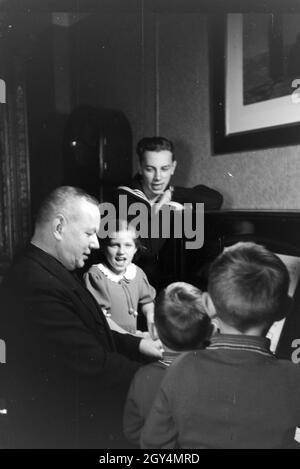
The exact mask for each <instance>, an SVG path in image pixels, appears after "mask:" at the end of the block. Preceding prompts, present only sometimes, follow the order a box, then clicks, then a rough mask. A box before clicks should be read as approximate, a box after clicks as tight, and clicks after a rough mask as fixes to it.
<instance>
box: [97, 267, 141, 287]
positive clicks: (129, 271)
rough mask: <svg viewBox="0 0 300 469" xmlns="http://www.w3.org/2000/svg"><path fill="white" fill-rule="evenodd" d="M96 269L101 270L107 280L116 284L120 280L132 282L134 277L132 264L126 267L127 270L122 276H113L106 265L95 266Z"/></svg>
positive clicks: (134, 270)
mask: <svg viewBox="0 0 300 469" xmlns="http://www.w3.org/2000/svg"><path fill="white" fill-rule="evenodd" d="M97 267H98V269H99V270H101V272H102V273H103V274H104V275H105V277H107V278H109V280H112V281H113V282H116V283H118V282H119V281H120V280H122V279H125V280H133V279H134V278H135V276H136V265H135V264H133V263H131V264H129V265H128V266H127V269H126V271H125V272H124V273H123V274H115V273H114V272H112V271H111V270H110V269H109V268H108V267H107V266H106V265H104V264H102V263H100V264H97Z"/></svg>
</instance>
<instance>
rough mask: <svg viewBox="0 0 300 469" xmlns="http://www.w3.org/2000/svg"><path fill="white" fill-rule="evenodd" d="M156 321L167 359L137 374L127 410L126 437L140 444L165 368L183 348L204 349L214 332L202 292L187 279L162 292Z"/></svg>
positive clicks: (128, 399)
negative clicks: (141, 434)
mask: <svg viewBox="0 0 300 469" xmlns="http://www.w3.org/2000/svg"><path fill="white" fill-rule="evenodd" d="M154 322H155V327H156V330H157V334H158V336H159V338H160V340H161V342H162V343H163V346H164V353H163V359H162V360H159V361H158V362H155V363H151V364H149V365H147V366H144V367H143V368H141V369H140V371H139V372H138V373H136V375H135V377H134V379H133V381H132V384H131V387H130V389H129V393H128V396H127V401H126V406H125V412H124V433H125V436H126V438H127V439H128V440H130V441H131V442H132V443H134V444H136V445H138V444H139V438H140V432H141V429H142V427H143V425H144V422H145V419H146V417H147V415H148V413H149V410H150V408H151V405H152V403H153V400H154V398H155V395H156V392H157V390H158V388H159V385H160V383H161V381H162V379H163V377H164V374H165V371H166V370H167V369H168V368H169V366H170V365H171V363H172V362H173V361H174V360H175V358H177V357H178V356H179V355H180V354H181V353H182V352H183V351H186V350H193V349H198V348H203V347H204V346H205V345H206V341H207V340H208V339H209V337H210V334H211V331H212V325H211V321H210V318H209V316H208V315H207V313H206V311H205V308H204V304H203V301H202V292H201V291H200V290H199V289H198V288H196V287H194V286H192V285H189V284H188V283H184V282H176V283H172V284H170V285H169V286H168V287H167V288H165V289H164V290H163V291H162V292H161V293H160V295H159V296H158V298H157V300H156V304H155V316H154Z"/></svg>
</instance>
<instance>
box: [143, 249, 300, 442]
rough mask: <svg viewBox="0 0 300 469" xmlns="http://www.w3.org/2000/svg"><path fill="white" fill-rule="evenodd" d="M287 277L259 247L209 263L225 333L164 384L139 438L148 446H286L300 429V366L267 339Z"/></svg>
mask: <svg viewBox="0 0 300 469" xmlns="http://www.w3.org/2000/svg"><path fill="white" fill-rule="evenodd" d="M288 285H289V275H288V272H287V269H286V267H285V265H284V264H283V262H282V261H281V260H280V259H279V258H278V257H277V256H276V255H275V254H273V253H271V252H270V251H268V250H267V249H265V248H264V247H262V246H259V245H256V244H254V243H238V244H236V245H234V246H232V247H231V248H228V249H226V250H225V251H224V252H223V253H222V254H221V255H220V256H219V257H218V258H217V259H216V260H215V261H214V262H213V263H212V265H211V268H210V272H209V282H208V293H206V294H205V304H206V307H207V308H208V311H209V314H210V315H211V316H213V315H214V314H216V315H217V317H218V321H219V328H220V334H217V335H215V336H214V337H212V339H211V343H210V345H209V346H208V347H207V349H205V350H197V351H194V352H190V353H187V354H184V355H183V356H182V357H180V358H179V359H178V360H177V362H176V363H175V364H174V365H173V366H172V368H170V369H169V371H168V373H167V374H166V376H165V379H164V380H163V381H162V384H161V387H160V389H159V391H158V393H157V397H156V399H155V401H154V404H153V406H152V409H151V411H150V413H149V416H148V419H147V421H146V423H145V426H144V429H143V431H142V435H141V445H142V447H143V448H193V449H196V448H213V449H217V448H234V449H237V448H286V447H293V446H294V444H295V442H294V436H295V430H296V427H297V426H300V393H299V389H300V368H299V367H297V365H295V364H293V363H291V362H289V361H281V360H278V359H277V358H276V357H275V355H273V354H272V353H271V352H270V349H269V345H270V341H269V339H267V338H266V337H265V334H266V333H267V331H268V329H269V328H270V326H271V324H272V323H273V322H274V321H278V320H279V319H280V318H282V317H283V316H284V314H285V312H286V308H287V302H288Z"/></svg>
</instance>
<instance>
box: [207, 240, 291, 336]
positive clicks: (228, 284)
mask: <svg viewBox="0 0 300 469" xmlns="http://www.w3.org/2000/svg"><path fill="white" fill-rule="evenodd" d="M288 287H289V274H288V271H287V268H286V266H285V265H284V263H283V262H282V261H281V259H279V257H278V256H276V254H274V253H272V252H271V251H269V250H268V249H266V248H265V247H263V246H260V245H258V244H255V243H251V242H247V243H237V244H235V245H234V246H232V247H230V248H227V249H225V250H224V251H223V253H221V254H220V255H219V256H218V257H217V259H216V260H215V261H214V262H213V263H212V265H211V266H210V270H209V276H208V291H209V293H210V296H211V299H212V301H213V303H214V306H215V308H216V313H217V315H218V317H219V318H220V319H221V320H222V321H224V323H226V324H228V325H230V326H233V327H235V328H236V329H237V330H239V331H240V332H242V333H244V332H246V331H247V330H248V329H249V328H251V327H255V326H266V327H267V326H270V325H271V324H272V323H273V322H274V321H278V320H279V319H281V318H282V317H283V316H284V314H285V313H286V311H285V309H286V307H287V299H288Z"/></svg>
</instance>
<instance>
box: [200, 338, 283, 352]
mask: <svg viewBox="0 0 300 469" xmlns="http://www.w3.org/2000/svg"><path fill="white" fill-rule="evenodd" d="M208 349H227V350H244V351H250V352H257V353H260V354H263V355H269V356H274V354H273V353H272V352H271V351H270V340H269V339H267V337H260V336H252V335H245V334H216V335H214V336H213V337H211V339H210V345H209V346H208Z"/></svg>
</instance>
